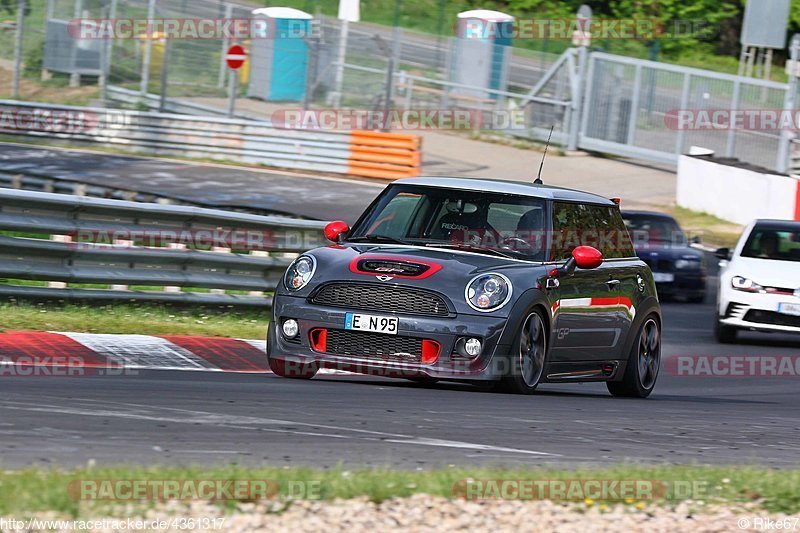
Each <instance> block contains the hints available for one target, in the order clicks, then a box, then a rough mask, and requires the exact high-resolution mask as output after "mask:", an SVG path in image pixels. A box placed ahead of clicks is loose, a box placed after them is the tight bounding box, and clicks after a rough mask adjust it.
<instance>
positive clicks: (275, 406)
mask: <svg viewBox="0 0 800 533" xmlns="http://www.w3.org/2000/svg"><path fill="white" fill-rule="evenodd" d="M664 316H665V330H664V347H663V355H664V357H665V358H667V359H669V358H670V357H674V356H681V355H751V356H759V357H762V358H763V357H775V356H797V355H800V349H799V348H800V342H799V341H800V340H799V339H798V338H796V337H790V336H779V335H760V334H747V335H744V336H743V343H742V344H737V345H729V346H725V345H718V344H716V343H715V341H714V340H713V337H712V333H711V327H712V324H713V306H712V305H711V304H709V303H707V304H704V305H691V304H685V303H666V304H665V305H664ZM667 366H668V365H664V367H663V368H662V371H661V375H660V377H659V383H658V385H657V388H656V391H655V393H654V394H653V395H652V396H651V397H650V398H649V399H647V400H634V399H617V398H612V397H611V396H609V395H608V393H607V392H606V389H605V386H604V385H602V384H584V385H580V384H570V385H544V386H542V387H541V389H540V391H539V392H538V393H537V394H535V395H533V396H514V395H506V394H498V393H491V392H484V391H481V390H478V389H476V388H474V387H472V386H469V385H462V384H451V383H440V384H437V385H434V386H420V385H417V384H413V383H411V382H407V381H402V380H400V381H392V380H388V379H382V378H372V377H369V378H367V377H358V376H344V375H342V376H340V375H336V376H330V375H326V376H318V377H316V378H315V379H313V380H312V381H308V382H303V381H294V380H287V379H283V378H279V377H277V376H274V375H246V374H219V373H217V374H215V373H205V372H158V371H146V372H145V371H143V372H139V373H138V374H136V375H128V376H119V377H91V378H90V377H85V378H69V377H41V376H40V377H23V376H17V377H1V378H0V413H2V416H1V417H0V432H2V435H3V438H2V439H0V464H2V465H3V466H6V467H18V466H23V465H29V464H41V465H48V464H59V465H81V464H85V463H86V462H87V461H88V460H90V459H95V460H96V461H97V462H98V463H101V464H102V463H119V462H129V463H137V464H150V463H153V462H160V463H171V464H175V463H183V464H210V463H232V462H236V463H244V464H260V463H263V462H268V463H271V464H279V465H281V464H286V465H311V466H320V467H331V466H335V465H337V464H340V463H341V464H344V465H348V466H357V465H367V466H380V465H389V466H394V467H398V468H406V469H414V468H428V467H433V466H447V465H451V464H452V465H463V466H468V465H529V466H530V465H545V464H546V465H568V466H574V465H587V466H589V465H591V466H598V465H607V464H609V463H616V462H623V461H634V462H639V463H656V464H658V463H680V464H761V465H770V466H775V467H789V466H797V465H798V463H800V409H799V408H798V393H800V377H798V376H796V375H795V376H791V375H789V376H783V377H774V376H761V377H740V378H732V377H707V376H679V375H675V374H676V372H675V371H674V370H672V371H669V370H667Z"/></svg>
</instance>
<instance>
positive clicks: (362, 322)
mask: <svg viewBox="0 0 800 533" xmlns="http://www.w3.org/2000/svg"><path fill="white" fill-rule="evenodd" d="M399 324H400V319H399V318H397V317H394V316H376V315H362V314H360V313H347V314H346V315H345V317H344V329H354V330H358V331H373V332H375V333H386V334H388V335H397V326H398V325H399Z"/></svg>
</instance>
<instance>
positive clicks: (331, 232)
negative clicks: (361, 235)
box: [324, 220, 350, 242]
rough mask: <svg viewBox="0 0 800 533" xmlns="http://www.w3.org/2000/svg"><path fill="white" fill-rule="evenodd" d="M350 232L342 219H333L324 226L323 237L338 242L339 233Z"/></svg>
mask: <svg viewBox="0 0 800 533" xmlns="http://www.w3.org/2000/svg"><path fill="white" fill-rule="evenodd" d="M349 232H350V226H348V225H347V222H344V221H342V220H334V221H333V222H329V223H328V225H327V226H325V232H324V233H325V238H326V239H328V240H329V241H331V242H339V235H342V234H345V235H346V234H347V233H349Z"/></svg>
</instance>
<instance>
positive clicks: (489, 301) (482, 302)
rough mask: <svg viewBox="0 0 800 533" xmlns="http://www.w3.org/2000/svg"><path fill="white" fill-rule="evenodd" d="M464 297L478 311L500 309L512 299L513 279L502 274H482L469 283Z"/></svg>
mask: <svg viewBox="0 0 800 533" xmlns="http://www.w3.org/2000/svg"><path fill="white" fill-rule="evenodd" d="M464 297H465V298H466V300H467V303H468V304H469V306H470V307H472V308H473V309H475V310H476V311H481V312H488V311H494V310H496V309H500V308H501V307H503V306H504V305H505V304H506V303H508V301H509V300H510V299H511V281H509V279H508V278H507V277H505V276H504V275H502V274H496V273H491V274H481V275H480V276H475V277H474V278H472V279H471V280H470V282H469V283H467V288H466V291H465V292H464Z"/></svg>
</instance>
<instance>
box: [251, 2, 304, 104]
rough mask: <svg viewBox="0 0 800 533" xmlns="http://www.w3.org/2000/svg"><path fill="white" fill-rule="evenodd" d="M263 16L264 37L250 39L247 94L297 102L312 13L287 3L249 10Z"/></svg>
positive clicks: (302, 91) (272, 99)
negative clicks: (264, 21)
mask: <svg viewBox="0 0 800 533" xmlns="http://www.w3.org/2000/svg"><path fill="white" fill-rule="evenodd" d="M253 18H254V19H265V20H266V27H267V35H266V38H253V39H252V41H251V43H250V80H249V84H248V87H247V96H250V97H256V98H261V99H262V100H267V101H284V102H287V101H288V102H300V101H302V100H303V98H305V94H306V77H307V75H308V72H307V71H308V43H307V41H306V38H307V37H308V36H309V35H310V33H311V29H312V28H311V21H312V18H313V17H312V16H311V15H310V14H308V13H306V12H305V11H300V10H299V9H294V8H291V7H265V8H261V9H256V10H254V11H253Z"/></svg>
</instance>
